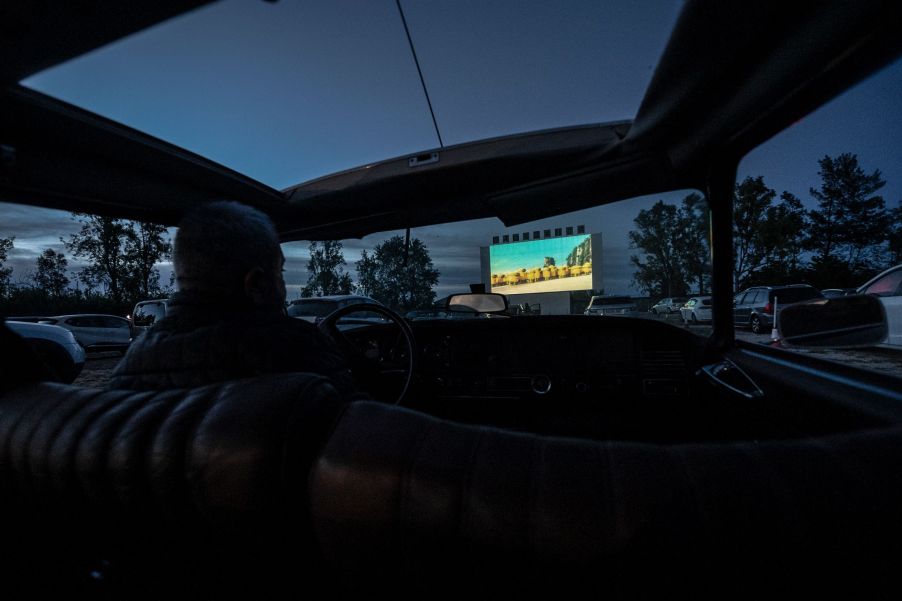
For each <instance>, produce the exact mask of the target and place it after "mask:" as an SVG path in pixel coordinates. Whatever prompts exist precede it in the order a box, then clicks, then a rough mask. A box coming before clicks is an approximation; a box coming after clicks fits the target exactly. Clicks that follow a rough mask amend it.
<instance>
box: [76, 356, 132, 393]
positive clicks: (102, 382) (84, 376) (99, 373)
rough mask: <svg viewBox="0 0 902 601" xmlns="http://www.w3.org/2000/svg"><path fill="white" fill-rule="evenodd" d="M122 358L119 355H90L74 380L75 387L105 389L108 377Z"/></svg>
mask: <svg viewBox="0 0 902 601" xmlns="http://www.w3.org/2000/svg"><path fill="white" fill-rule="evenodd" d="M121 358H122V356H121V355H119V353H90V354H89V355H88V359H87V361H85V367H84V369H82V370H81V373H80V374H78V377H77V378H75V382H73V384H75V385H76V386H88V387H94V388H105V387H106V385H107V384H108V383H109V381H110V375H111V374H112V373H113V369H114V368H115V367H116V364H117V363H119V360H120V359H121Z"/></svg>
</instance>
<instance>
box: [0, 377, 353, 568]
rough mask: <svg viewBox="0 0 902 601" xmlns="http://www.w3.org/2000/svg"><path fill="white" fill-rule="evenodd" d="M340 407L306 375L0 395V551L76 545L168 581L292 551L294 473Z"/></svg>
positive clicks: (297, 536) (42, 388) (300, 543)
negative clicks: (10, 523) (151, 567)
mask: <svg viewBox="0 0 902 601" xmlns="http://www.w3.org/2000/svg"><path fill="white" fill-rule="evenodd" d="M342 406H343V405H342V403H341V402H340V399H339V397H338V395H337V393H336V392H335V390H334V388H333V387H332V385H331V384H330V383H329V382H328V380H326V379H325V378H322V377H320V376H317V375H312V374H283V375H271V376H265V377H260V378H252V379H246V380H237V381H231V382H224V383H221V384H214V385H210V386H206V387H203V388H196V389H191V390H166V391H142V392H138V391H123V390H98V389H89V388H77V387H73V386H64V385H60V384H53V383H31V384H25V385H22V386H19V387H18V388H16V389H14V390H12V391H10V392H7V393H6V394H4V395H2V396H0V510H2V511H3V513H4V514H5V515H7V516H17V523H16V524H15V525H16V533H15V534H13V533H11V532H10V531H9V529H5V532H4V534H5V540H6V541H7V542H8V543H9V542H10V541H12V540H17V541H18V544H9V545H7V546H6V548H5V551H6V552H7V553H9V554H10V555H13V556H20V555H21V554H22V552H23V548H22V547H29V548H31V549H32V550H34V551H35V552H37V553H46V550H47V549H60V548H66V547H67V545H68V546H71V545H76V546H80V547H81V548H80V550H79V551H78V552H77V554H79V555H82V556H84V555H92V556H94V557H95V558H96V559H98V560H100V559H101V558H106V559H104V561H106V560H107V559H109V557H110V554H113V555H115V556H116V557H117V558H119V557H122V556H125V555H128V556H131V557H140V558H141V560H140V562H141V563H140V565H148V564H147V561H148V558H154V559H153V561H157V562H161V563H162V564H166V565H157V566H156V567H157V568H159V569H160V571H161V572H163V573H167V572H169V573H172V574H175V570H177V569H181V567H184V569H185V570H188V568H187V567H185V566H184V565H181V566H180V567H179V568H176V567H174V566H173V565H172V564H174V563H179V564H184V563H185V562H184V561H182V560H185V561H190V562H194V561H195V558H199V559H197V561H198V562H200V563H204V562H205V559H203V557H204V556H205V555H206V556H209V557H211V559H210V561H209V562H207V563H209V565H211V566H215V565H217V562H218V559H212V556H213V555H216V556H218V557H219V558H222V557H227V556H231V557H232V558H237V557H239V556H246V555H247V554H248V553H253V554H256V555H257V556H266V555H268V554H270V553H275V548H276V547H277V546H278V545H280V544H281V543H283V542H284V541H286V540H291V541H293V544H294V550H295V552H296V553H298V554H301V553H302V552H306V551H308V550H309V549H310V548H311V545H310V544H309V543H310V542H311V541H312V537H311V536H310V534H309V517H308V513H307V509H306V507H307V502H306V501H307V500H306V480H307V473H308V472H309V468H310V466H311V463H312V461H313V460H314V457H315V455H316V453H317V452H318V451H319V449H320V447H321V445H322V444H323V442H324V441H325V439H326V438H327V436H328V434H329V432H330V431H331V427H332V425H333V423H334V421H335V419H336V416H337V415H338V413H339V412H340V411H341V410H342ZM17 537H18V538H17ZM38 541H40V542H38ZM305 543H306V544H305ZM38 547H40V548H41V549H43V550H40V551H39V550H37V548H38ZM89 547H90V548H89ZM70 550H72V549H70ZM72 551H74V550H72ZM176 556H178V558H179V559H178V560H176V559H175V557H176ZM7 559H9V558H8V557H7ZM59 559H63V560H65V558H57V560H59ZM13 563H15V558H13ZM9 565H11V564H10V563H9V562H7V563H6V564H5V567H8V566H9ZM136 565H138V561H137V560H136V561H135V562H132V563H131V564H130V568H129V569H132V568H135V566H136ZM198 565H199V564H195V565H194V566H193V568H191V569H201V568H200V567H198ZM245 567H247V566H245ZM48 569H49V568H48ZM189 571H190V570H189ZM145 581H146V582H149V580H148V579H145Z"/></svg>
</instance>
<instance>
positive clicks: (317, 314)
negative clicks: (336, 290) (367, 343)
mask: <svg viewBox="0 0 902 601" xmlns="http://www.w3.org/2000/svg"><path fill="white" fill-rule="evenodd" d="M360 303H376V304H379V303H377V302H376V301H375V300H373V299H371V298H370V297H368V296H360V295H357V294H337V295H333V296H313V297H310V298H299V299H297V300H293V301H291V302H290V303H289V304H288V316H289V317H296V318H298V319H303V320H305V321H309V322H311V323H319V322H320V321H322V319H323V318H324V317H325V316H326V315H329V314H330V313H332V312H334V311H336V310H337V309H341V308H342V307H347V306H349V305H358V304H360ZM354 317H355V319H361V318H365V317H366V316H363V315H355V316H354ZM370 317H372V318H373V319H378V320H381V317H379V316H375V315H373V316H370Z"/></svg>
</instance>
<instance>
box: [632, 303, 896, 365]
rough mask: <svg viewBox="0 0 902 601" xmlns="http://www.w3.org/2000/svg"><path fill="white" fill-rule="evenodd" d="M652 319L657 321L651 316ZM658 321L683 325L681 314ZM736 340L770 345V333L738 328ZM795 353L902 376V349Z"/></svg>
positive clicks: (698, 329) (704, 331) (700, 329)
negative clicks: (755, 332)
mask: <svg viewBox="0 0 902 601" xmlns="http://www.w3.org/2000/svg"><path fill="white" fill-rule="evenodd" d="M649 318H650V319H655V318H654V317H651V316H649ZM657 319H660V320H662V321H668V322H670V323H674V324H679V325H682V322H681V320H680V318H679V314H673V315H670V316H664V315H662V316H659V317H657ZM682 327H685V328H687V329H688V330H689V331H691V332H693V333H695V334H698V335H699V336H707V335H709V334H710V333H711V326H710V325H697V326H685V325H683V326H682ZM736 339H737V340H744V341H746V342H756V343H760V344H770V343H771V339H770V333H769V332H768V333H767V334H753V333H752V331H751V330H748V329H746V328H736ZM792 350H793V351H794V352H798V353H803V354H807V355H812V356H815V357H821V358H823V359H829V360H830V361H836V362H838V363H843V364H845V365H851V366H854V367H859V368H861V369H870V370H874V371H880V372H885V373H889V374H892V375H894V376H898V375H900V374H902V348H899V349H898V350H896V349H893V348H868V349H842V350H832V349H825V350H814V349H792Z"/></svg>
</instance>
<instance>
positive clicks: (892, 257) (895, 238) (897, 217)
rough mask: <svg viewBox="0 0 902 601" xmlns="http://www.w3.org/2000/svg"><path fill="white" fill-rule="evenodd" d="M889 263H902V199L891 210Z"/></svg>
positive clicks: (888, 237)
mask: <svg viewBox="0 0 902 601" xmlns="http://www.w3.org/2000/svg"><path fill="white" fill-rule="evenodd" d="M887 239H888V241H889V263H890V265H895V264H897V263H902V201H899V206H898V207H896V208H895V209H893V210H892V211H891V212H890V232H889V236H887Z"/></svg>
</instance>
